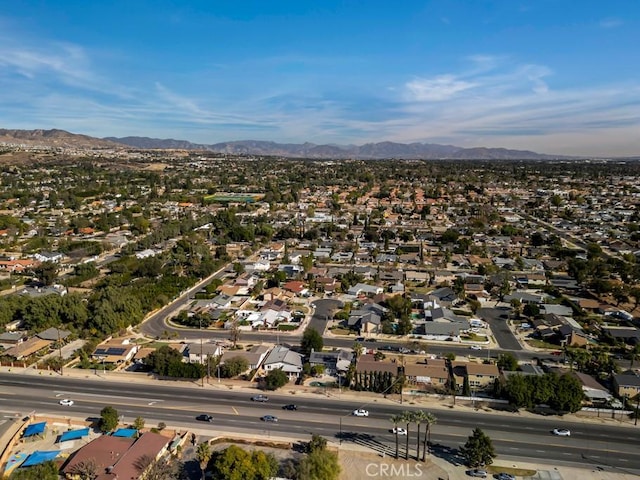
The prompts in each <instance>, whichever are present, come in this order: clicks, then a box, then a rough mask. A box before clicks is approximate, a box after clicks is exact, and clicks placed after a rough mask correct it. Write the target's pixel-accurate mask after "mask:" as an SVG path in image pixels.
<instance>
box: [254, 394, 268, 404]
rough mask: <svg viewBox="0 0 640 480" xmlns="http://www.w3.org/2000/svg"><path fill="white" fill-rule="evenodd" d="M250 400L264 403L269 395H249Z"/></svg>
mask: <svg viewBox="0 0 640 480" xmlns="http://www.w3.org/2000/svg"><path fill="white" fill-rule="evenodd" d="M251 401H253V402H262V403H264V402H268V401H269V397H267V396H266V395H254V396H253V397H251Z"/></svg>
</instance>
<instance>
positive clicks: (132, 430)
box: [111, 428, 138, 438]
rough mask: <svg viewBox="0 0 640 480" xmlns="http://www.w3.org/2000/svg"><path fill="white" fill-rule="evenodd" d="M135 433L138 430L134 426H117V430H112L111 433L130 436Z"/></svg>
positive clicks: (115, 435)
mask: <svg viewBox="0 0 640 480" xmlns="http://www.w3.org/2000/svg"><path fill="white" fill-rule="evenodd" d="M136 433H138V431H137V430H136V429H135V428H119V429H118V430H116V431H115V432H113V433H112V434H111V435H112V436H114V437H125V438H131V437H135V435H136Z"/></svg>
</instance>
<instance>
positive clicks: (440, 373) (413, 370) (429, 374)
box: [404, 361, 449, 392]
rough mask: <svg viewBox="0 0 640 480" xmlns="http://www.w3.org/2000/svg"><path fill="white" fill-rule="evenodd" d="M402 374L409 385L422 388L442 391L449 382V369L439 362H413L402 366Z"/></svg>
mask: <svg viewBox="0 0 640 480" xmlns="http://www.w3.org/2000/svg"><path fill="white" fill-rule="evenodd" d="M404 374H405V377H406V378H407V381H408V383H409V384H410V385H415V386H417V387H419V388H421V389H424V390H433V391H439V392H443V391H445V390H446V389H447V385H448V383H449V369H448V368H447V366H446V364H445V362H444V361H442V362H441V363H435V362H433V363H427V364H424V363H414V364H408V365H405V367H404Z"/></svg>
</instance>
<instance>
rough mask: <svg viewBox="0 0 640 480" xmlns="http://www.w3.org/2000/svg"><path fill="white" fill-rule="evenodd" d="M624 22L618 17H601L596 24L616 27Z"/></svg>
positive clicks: (603, 26)
mask: <svg viewBox="0 0 640 480" xmlns="http://www.w3.org/2000/svg"><path fill="white" fill-rule="evenodd" d="M623 23H624V22H623V21H622V20H621V19H619V18H614V17H610V18H603V19H602V20H600V23H599V24H598V25H599V26H600V27H601V28H617V27H620V26H622V24H623Z"/></svg>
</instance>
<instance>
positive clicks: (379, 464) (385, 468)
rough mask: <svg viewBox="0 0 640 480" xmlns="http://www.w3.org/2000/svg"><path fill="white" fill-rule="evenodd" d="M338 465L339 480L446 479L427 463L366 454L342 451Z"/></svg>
mask: <svg viewBox="0 0 640 480" xmlns="http://www.w3.org/2000/svg"><path fill="white" fill-rule="evenodd" d="M340 465H342V473H341V474H340V480H365V479H366V480H370V479H372V478H384V479H385V480H404V479H407V478H414V479H429V480H438V479H442V480H444V479H447V478H448V475H447V472H445V471H444V470H443V469H442V468H440V467H439V466H437V465H435V464H433V463H431V462H429V461H427V462H425V463H420V462H416V461H413V460H410V461H406V460H396V459H395V458H393V457H388V456H385V457H383V456H381V455H376V454H373V453H367V452H357V451H344V450H343V451H341V452H340Z"/></svg>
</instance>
